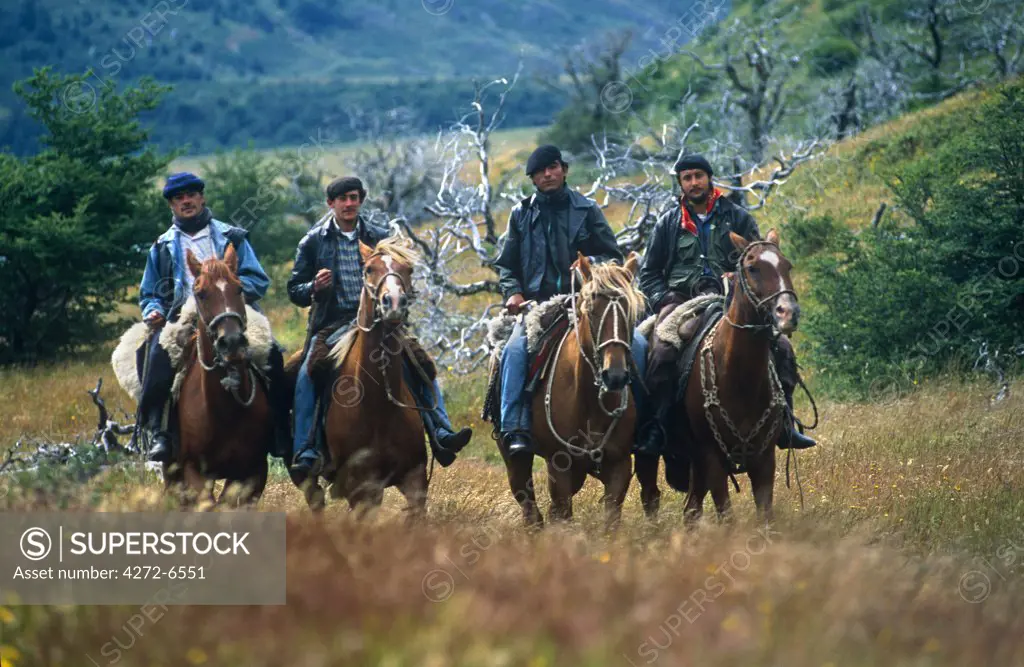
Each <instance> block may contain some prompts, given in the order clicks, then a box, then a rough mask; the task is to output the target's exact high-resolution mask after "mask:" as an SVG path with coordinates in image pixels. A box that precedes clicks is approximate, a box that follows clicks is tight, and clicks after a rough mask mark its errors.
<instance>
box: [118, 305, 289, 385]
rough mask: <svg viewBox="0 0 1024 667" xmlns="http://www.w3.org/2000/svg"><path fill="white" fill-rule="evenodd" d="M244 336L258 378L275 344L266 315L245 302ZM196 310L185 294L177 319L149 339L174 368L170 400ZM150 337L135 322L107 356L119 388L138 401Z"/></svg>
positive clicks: (183, 366)
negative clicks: (161, 349) (246, 339)
mask: <svg viewBox="0 0 1024 667" xmlns="http://www.w3.org/2000/svg"><path fill="white" fill-rule="evenodd" d="M245 316H246V332H245V335H246V338H248V339H249V352H250V354H251V360H250V362H249V363H250V365H252V366H253V368H254V370H256V371H257V373H256V374H257V376H260V377H261V379H264V381H265V377H266V372H267V370H268V369H269V358H270V351H271V349H272V348H273V346H274V345H276V344H277V343H276V342H275V341H274V336H273V333H272V332H271V330H270V321H269V320H268V319H267V317H266V316H265V315H264V314H263V313H261V312H259V311H258V310H256V309H254V308H253V307H252V306H249V305H246V307H245ZM198 318H199V313H198V311H196V304H195V298H194V297H191V296H190V297H189V299H188V301H186V302H185V304H184V305H183V306H182V308H181V312H180V313H179V315H178V318H177V320H176V321H174V322H168V323H167V324H165V325H164V327H163V329H162V330H161V331H160V336H159V337H158V338H157V339H156V340H155V341H153V342H154V343H155V344H157V345H159V346H160V347H162V348H163V349H164V350H166V351H167V356H168V357H170V360H171V368H172V369H173V370H174V383H173V384H172V385H171V402H172V403H175V402H177V399H178V395H179V393H180V391H181V383H182V381H183V380H184V379H185V371H186V370H187V369H188V366H189V364H188V363H187V361H188V360H186V359H185V358H184V355H185V349H186V347H187V346H188V344H189V342H190V341H191V340H192V338H193V337H194V336H195V334H196V323H197V322H198ZM151 337H152V333H151V332H150V329H149V326H148V325H147V324H146V323H145V322H136V323H135V324H133V325H132V326H131V327H129V328H128V330H127V331H125V332H124V333H123V334H122V335H121V338H120V340H119V341H118V343H117V347H115V348H114V352H113V354H111V357H110V364H111V366H112V368H113V370H114V376H115V377H116V378H117V382H118V384H120V385H121V389H123V390H124V391H125V393H127V394H128V395H129V396H131V397H132V399H134V400H135V402H136V403H138V402H139V401H140V400H141V398H142V371H143V368H144V365H145V346H146V343H147V342H148V341H149V340H150V338H151Z"/></svg>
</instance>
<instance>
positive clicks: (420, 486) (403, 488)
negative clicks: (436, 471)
mask: <svg viewBox="0 0 1024 667" xmlns="http://www.w3.org/2000/svg"><path fill="white" fill-rule="evenodd" d="M398 490H399V491H400V492H401V493H402V495H403V496H405V501H406V503H407V504H408V511H409V516H408V523H410V524H412V523H417V522H419V521H420V520H422V519H423V517H424V516H426V513H427V512H426V508H427V466H426V464H425V463H423V464H420V465H418V466H416V467H415V468H413V469H412V470H410V471H409V472H407V473H405V476H404V477H403V478H402V481H401V482H399V484H398Z"/></svg>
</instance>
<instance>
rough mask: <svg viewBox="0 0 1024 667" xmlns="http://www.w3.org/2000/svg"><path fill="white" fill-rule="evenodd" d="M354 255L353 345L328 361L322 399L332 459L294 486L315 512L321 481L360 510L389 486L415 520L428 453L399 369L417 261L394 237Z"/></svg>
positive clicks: (343, 345) (422, 501) (422, 507)
mask: <svg viewBox="0 0 1024 667" xmlns="http://www.w3.org/2000/svg"><path fill="white" fill-rule="evenodd" d="M359 253H360V255H361V256H362V259H363V286H362V290H361V293H360V299H359V310H358V314H357V316H356V320H355V323H354V328H353V329H352V330H351V331H350V332H349V333H348V334H347V336H351V339H349V340H348V341H346V340H345V339H342V341H340V342H339V343H338V344H336V345H335V346H334V348H333V349H332V351H331V353H330V355H329V356H330V359H331V360H332V364H331V366H332V370H331V372H330V386H331V389H330V397H329V399H328V397H327V396H326V395H325V396H323V397H322V399H321V400H322V401H324V402H325V403H326V410H325V412H324V417H323V419H324V435H325V440H326V444H327V449H328V451H329V454H330V459H329V461H328V463H327V464H326V466H325V467H324V468H323V470H320V471H314V474H311V475H310V476H309V477H308V478H307V479H305V480H303V481H302V482H301V483H299V484H300V488H301V489H302V490H303V493H304V495H305V498H306V503H307V505H308V506H309V507H310V509H311V510H313V511H314V512H320V511H322V510H323V509H324V505H325V497H324V490H323V488H322V487H321V486H320V483H319V479H318V478H319V477H320V476H323V477H324V479H325V480H326V481H328V483H330V485H331V496H332V497H333V498H342V497H344V498H345V499H346V500H347V501H348V504H349V507H350V508H351V509H352V510H359V511H360V512H362V511H364V510H367V509H370V508H373V507H376V506H379V505H380V504H381V502H382V501H383V497H384V490H385V489H386V488H389V487H392V486H394V487H397V488H398V490H399V491H400V492H401V493H402V495H403V496H404V497H405V499H406V502H407V511H408V512H409V515H408V517H409V519H410V521H415V520H417V519H420V518H422V517H423V516H424V514H425V511H426V501H427V451H426V439H425V437H424V424H423V418H422V417H421V416H420V413H419V408H418V407H417V405H416V403H415V401H414V398H413V395H412V392H411V390H410V388H409V386H408V384H407V383H406V382H405V381H404V378H403V371H402V363H403V355H404V354H405V353H406V351H407V350H408V345H409V344H408V340H407V338H405V336H406V331H405V323H406V320H407V318H408V313H409V304H410V300H411V297H412V296H413V291H412V274H413V266H414V265H415V262H416V256H415V254H414V253H413V252H412V251H411V250H409V249H408V248H407V247H405V246H403V245H401V244H400V243H398V242H396V241H394V240H392V239H384V240H382V241H379V242H378V243H377V244H376V246H374V247H372V248H371V247H370V246H368V245H366V244H364V243H363V242H361V241H360V243H359ZM342 350H344V353H342Z"/></svg>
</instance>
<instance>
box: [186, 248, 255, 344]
mask: <svg viewBox="0 0 1024 667" xmlns="http://www.w3.org/2000/svg"><path fill="white" fill-rule="evenodd" d="M185 260H186V263H187V264H188V270H189V271H190V272H191V273H192V275H193V276H194V277H195V283H194V284H193V285H192V294H193V295H194V296H195V300H196V312H197V313H198V315H199V321H200V322H201V323H202V326H203V328H204V329H205V331H206V335H207V336H208V337H209V339H210V342H211V343H212V344H213V350H214V353H215V354H216V355H217V357H218V358H219V359H221V360H223V361H224V362H227V363H238V362H241V361H244V360H245V358H246V354H247V352H248V348H249V341H248V339H247V338H246V336H245V325H246V316H245V298H244V297H243V296H242V282H241V281H240V280H239V279H238V275H237V272H238V256H237V255H236V254H235V247H234V246H233V245H228V249H227V252H225V253H224V259H223V260H219V259H216V258H210V259H207V260H206V261H205V262H203V263H202V264H200V263H199V260H198V259H196V256H195V255H194V254H193V253H192V250H191V249H189V250H187V251H186V253H185Z"/></svg>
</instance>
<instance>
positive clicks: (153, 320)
mask: <svg viewBox="0 0 1024 667" xmlns="http://www.w3.org/2000/svg"><path fill="white" fill-rule="evenodd" d="M143 321H144V322H145V323H146V324H147V325H148V326H149V328H150V329H157V328H159V327H162V326H163V325H164V322H165V320H164V314H163V313H161V312H160V311H159V310H154V311H153V312H152V313H150V314H149V315H146V319H145V320H143Z"/></svg>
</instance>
